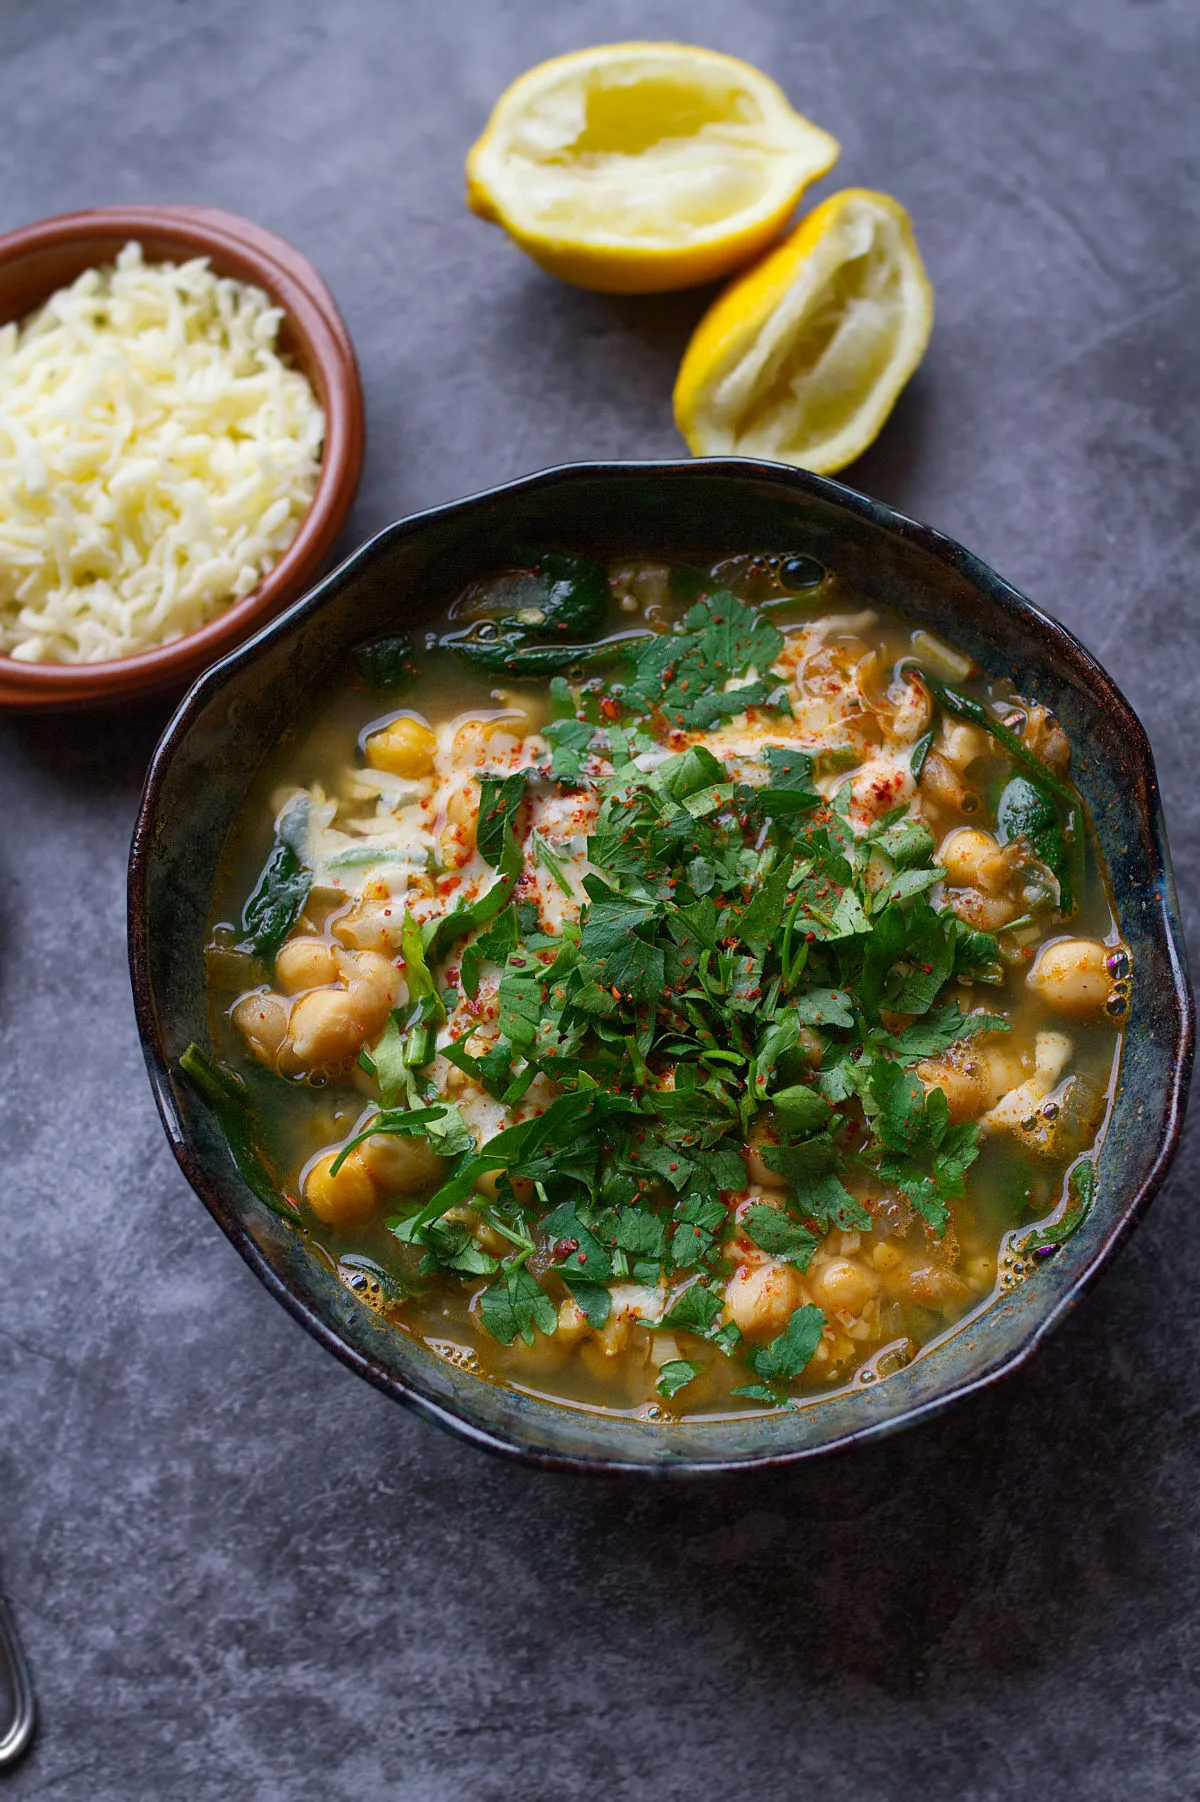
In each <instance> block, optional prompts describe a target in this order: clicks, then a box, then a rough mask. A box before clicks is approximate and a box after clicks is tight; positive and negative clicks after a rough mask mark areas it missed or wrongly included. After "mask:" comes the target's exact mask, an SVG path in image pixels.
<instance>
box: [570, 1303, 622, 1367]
mask: <svg viewBox="0 0 1200 1802" xmlns="http://www.w3.org/2000/svg"><path fill="white" fill-rule="evenodd" d="M632 1328H633V1322H632V1321H631V1320H630V1318H629V1316H628V1314H610V1315H609V1317H608V1319H607V1320H606V1321H605V1323H604V1325H603V1326H602V1327H601V1329H600V1331H599V1332H598V1333H597V1332H595V1331H594V1330H593V1332H592V1334H591V1337H590V1338H588V1339H585V1340H584V1342H583V1344H582V1345H581V1346H580V1348H579V1356H580V1359H581V1360H582V1362H583V1365H584V1368H585V1369H586V1370H588V1371H589V1372H590V1373H591V1375H592V1376H594V1377H608V1376H609V1366H610V1365H611V1364H612V1361H613V1359H614V1358H619V1357H620V1355H621V1353H622V1352H623V1351H624V1350H625V1348H626V1346H627V1345H628V1344H629V1335H630V1332H631V1331H632Z"/></svg>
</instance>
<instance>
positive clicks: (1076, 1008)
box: [1025, 939, 1112, 1020]
mask: <svg viewBox="0 0 1200 1802" xmlns="http://www.w3.org/2000/svg"><path fill="white" fill-rule="evenodd" d="M1108 958H1109V950H1108V947H1107V945H1102V944H1101V943H1100V941H1099V939H1055V940H1054V941H1053V943H1051V944H1049V945H1043V946H1042V949H1041V950H1040V951H1039V953H1038V955H1037V959H1036V961H1035V963H1034V966H1033V968H1032V970H1030V972H1029V974H1028V976H1027V977H1026V978H1025V981H1026V983H1027V984H1028V985H1029V987H1030V988H1031V989H1033V990H1034V991H1035V993H1037V994H1039V995H1040V996H1041V997H1042V1000H1043V1001H1045V1002H1046V1003H1047V1005H1048V1006H1050V1007H1052V1008H1053V1009H1054V1011H1055V1013H1058V1014H1069V1015H1070V1016H1071V1017H1072V1018H1073V1019H1079V1020H1083V1019H1088V1018H1098V1017H1100V1016H1101V1015H1102V1014H1103V1013H1104V1010H1105V1007H1106V1005H1107V1003H1108V999H1109V996H1110V994H1111V992H1112V979H1111V977H1110V976H1109V973H1108Z"/></svg>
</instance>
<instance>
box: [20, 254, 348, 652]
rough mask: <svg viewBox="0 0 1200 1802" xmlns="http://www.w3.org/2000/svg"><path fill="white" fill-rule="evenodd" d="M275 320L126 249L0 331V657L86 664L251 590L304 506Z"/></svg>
mask: <svg viewBox="0 0 1200 1802" xmlns="http://www.w3.org/2000/svg"><path fill="white" fill-rule="evenodd" d="M282 317H283V315H282V312H281V310H280V309H279V308H278V307H275V306H273V305H272V304H271V302H270V300H269V298H268V296H267V295H266V294H264V293H263V292H262V290H261V289H259V288H254V287H250V286H248V285H247V284H246V283H244V282H237V281H231V280H229V279H226V278H224V277H219V276H216V275H214V274H213V272H212V270H211V269H210V268H209V266H208V259H207V258H205V257H197V258H195V259H194V260H193V261H191V262H187V263H180V264H174V263H156V264H151V263H146V262H145V261H144V260H143V257H142V250H141V246H140V245H138V244H127V245H126V246H125V248H124V249H123V250H122V252H121V254H120V255H119V256H118V258H117V260H116V264H115V266H114V267H112V268H108V269H88V270H85V271H84V273H83V274H82V275H81V276H79V277H78V279H77V280H76V281H74V282H73V283H72V284H71V286H70V287H68V288H60V289H59V290H58V292H57V293H56V294H53V295H51V297H50V299H49V300H48V301H47V302H46V303H45V305H44V306H43V307H42V308H41V310H40V311H39V312H37V313H35V314H34V315H33V316H32V317H31V318H29V319H28V320H26V321H25V323H24V324H23V325H19V326H18V325H16V324H12V325H7V326H5V327H3V328H2V329H0V653H3V654H5V655H7V656H10V657H15V658H19V659H21V660H22V661H24V662H29V663H101V662H105V661H107V660H108V659H110V658H113V657H128V656H133V655H134V654H136V653H137V652H138V651H145V650H149V649H150V648H151V647H153V646H155V645H161V644H167V643H169V642H170V641H171V640H172V639H175V638H180V637H182V636H183V634H184V633H186V632H192V631H194V630H195V629H196V628H197V627H199V626H202V625H204V624H206V623H207V622H208V621H209V620H210V619H212V618H213V617H214V616H215V615H216V614H218V613H219V612H220V611H221V610H222V609H223V608H224V607H227V606H228V605H229V604H230V603H231V602H233V601H235V600H240V599H241V598H242V597H243V596H244V595H247V594H249V593H250V591H251V589H253V588H255V587H256V586H257V584H258V583H259V582H260V581H261V579H262V577H263V576H264V575H265V574H266V573H267V571H268V570H269V569H270V568H271V567H272V565H273V564H275V563H276V562H278V560H279V558H280V556H281V555H282V554H283V552H284V551H285V550H286V549H287V546H288V545H289V544H290V543H291V541H292V539H293V538H294V537H295V535H296V531H297V529H298V527H299V524H300V521H301V519H302V518H303V516H304V514H305V513H306V512H307V510H308V508H309V505H310V504H311V501H312V497H313V493H314V490H315V488H316V484H317V476H318V473H319V465H320V453H321V444H322V440H323V437H324V432H325V419H324V414H323V413H322V410H321V407H320V405H319V404H318V402H317V398H316V395H315V394H314V393H313V390H312V387H311V385H310V383H309V382H308V380H307V378H306V377H305V376H303V375H302V374H301V373H300V372H299V371H298V370H296V369H292V368H289V367H288V365H287V364H286V363H285V362H284V361H283V360H282V358H281V357H280V355H279V352H278V350H277V349H276V342H277V339H278V335H279V327H280V322H281V319H282Z"/></svg>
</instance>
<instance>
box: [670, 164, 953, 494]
mask: <svg viewBox="0 0 1200 1802" xmlns="http://www.w3.org/2000/svg"><path fill="white" fill-rule="evenodd" d="M932 325H933V290H932V288H931V287H930V285H929V280H928V277H927V276H926V274H925V266H924V264H923V263H922V261H921V253H920V251H919V250H918V249H917V242H916V239H915V238H914V236H913V230H912V222H911V220H910V219H909V216H908V214H907V213H906V212H905V210H904V208H903V207H902V206H901V205H900V203H899V202H898V201H896V200H893V199H892V198H891V196H890V195H888V194H876V193H873V192H872V191H870V190H869V189H866V188H846V189H845V190H844V191H843V192H842V193H840V194H833V195H831V196H830V198H829V199H828V200H826V201H825V202H824V203H823V204H822V205H821V206H819V207H817V208H816V209H815V210H814V211H813V212H811V213H810V214H809V215H808V217H807V218H806V219H803V220H802V221H801V222H800V224H799V225H798V226H797V227H796V229H795V231H794V232H792V233H791V234H790V236H789V237H787V238H786V239H785V240H784V242H783V243H782V244H781V245H780V246H779V248H778V249H777V250H775V251H773V252H772V253H771V254H770V255H769V256H767V257H764V259H763V260H762V262H761V263H759V264H758V265H757V266H756V267H755V268H753V269H750V270H748V271H747V272H746V273H745V274H744V275H742V276H740V277H739V278H738V279H737V280H736V281H734V282H731V283H730V285H729V287H728V288H726V290H725V292H724V293H723V294H721V295H719V296H718V297H717V299H716V300H715V301H714V303H713V305H712V306H711V307H710V308H709V310H708V312H707V313H706V314H705V315H704V318H703V319H702V320H701V321H700V324H699V325H698V326H697V327H696V330H695V332H694V334H693V336H692V340H691V343H690V344H689V345H688V347H687V350H686V352H685V353H684V358H683V363H682V365H681V366H680V370H679V376H678V379H677V380H676V383H675V423H676V424H677V425H678V427H679V430H680V431H681V432H682V433H683V436H684V437H685V439H686V440H687V444H688V448H689V450H691V451H693V452H694V453H695V454H696V455H697V456H748V457H770V458H774V459H775V460H776V461H777V462H782V463H795V464H798V465H799V466H800V467H801V468H802V469H811V470H815V471H816V472H817V473H818V474H823V475H827V474H829V473H830V472H831V471H832V470H835V469H842V468H843V467H844V466H845V465H846V464H847V463H850V462H853V460H854V458H855V457H857V456H859V455H860V454H861V453H862V452H863V451H864V450H866V448H867V446H868V445H869V444H870V443H871V442H872V441H873V439H874V438H875V437H876V436H877V435H878V433H879V431H880V428H881V427H882V425H883V423H884V421H885V420H886V418H887V416H888V414H889V413H890V412H891V410H892V408H893V406H894V405H895V402H896V397H897V395H898V394H899V393H900V390H901V389H902V388H903V386H904V384H905V382H906V381H907V380H908V378H909V376H910V375H911V374H912V372H913V370H914V369H915V368H916V367H917V364H918V363H919V362H920V361H921V357H922V355H923V354H924V351H925V346H926V344H927V343H928V341H929V333H930V329H931V327H932Z"/></svg>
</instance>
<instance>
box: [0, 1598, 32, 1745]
mask: <svg viewBox="0 0 1200 1802" xmlns="http://www.w3.org/2000/svg"><path fill="white" fill-rule="evenodd" d="M0 1660H3V1663H4V1664H5V1665H6V1666H7V1670H8V1679H9V1684H10V1686H11V1689H12V1718H11V1720H10V1721H9V1722H8V1725H7V1726H6V1727H5V1728H4V1729H3V1732H0V1771H3V1770H5V1769H7V1767H8V1766H9V1765H12V1764H16V1762H17V1760H18V1758H20V1756H21V1754H22V1753H23V1752H24V1751H25V1750H26V1749H27V1747H28V1745H29V1742H30V1740H31V1739H32V1738H33V1725H34V1719H35V1711H34V1705H33V1684H32V1683H31V1681H30V1678H29V1666H28V1665H27V1664H26V1662H25V1654H24V1652H23V1651H22V1650H21V1642H20V1640H19V1639H18V1638H17V1623H16V1621H15V1620H14V1619H13V1613H12V1609H11V1608H10V1607H9V1605H8V1602H7V1600H6V1598H5V1597H4V1596H2V1595H0Z"/></svg>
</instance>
